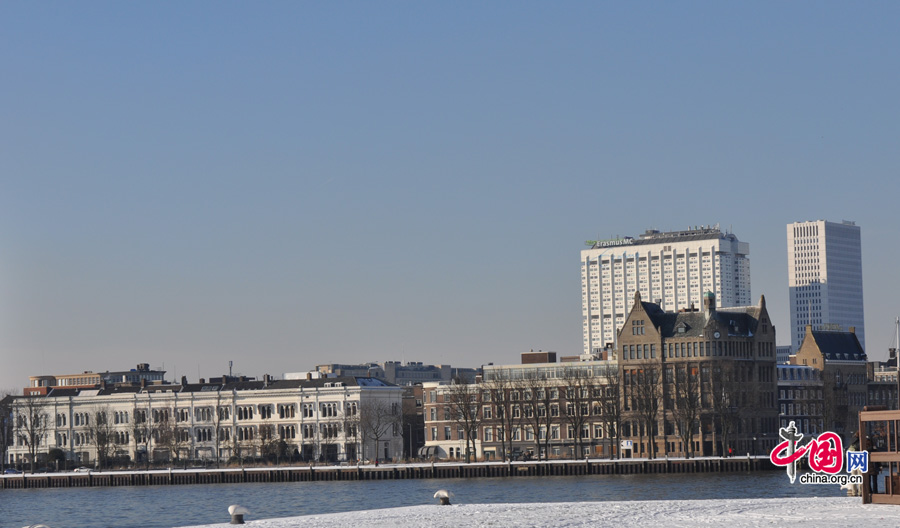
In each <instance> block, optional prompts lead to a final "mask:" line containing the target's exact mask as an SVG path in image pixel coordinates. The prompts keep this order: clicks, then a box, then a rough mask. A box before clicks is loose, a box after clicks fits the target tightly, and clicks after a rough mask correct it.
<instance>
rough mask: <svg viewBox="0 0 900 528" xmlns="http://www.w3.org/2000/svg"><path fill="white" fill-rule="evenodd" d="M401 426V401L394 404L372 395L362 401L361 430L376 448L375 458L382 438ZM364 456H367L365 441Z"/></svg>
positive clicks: (360, 410)
mask: <svg viewBox="0 0 900 528" xmlns="http://www.w3.org/2000/svg"><path fill="white" fill-rule="evenodd" d="M399 426H400V409H399V403H398V404H396V408H395V405H392V404H391V402H387V401H385V400H383V399H381V398H374V397H370V398H367V399H365V400H363V401H362V403H361V404H360V408H359V432H360V435H361V436H362V437H363V438H364V439H366V440H371V441H372V444H373V445H374V449H375V453H374V456H375V459H376V460H377V459H378V444H379V442H381V440H382V439H384V438H388V437H389V436H390V435H391V434H392V432H393V431H394V428H395V427H399ZM363 456H365V442H363Z"/></svg>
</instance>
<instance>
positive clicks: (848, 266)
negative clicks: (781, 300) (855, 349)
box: [787, 220, 866, 353]
mask: <svg viewBox="0 0 900 528" xmlns="http://www.w3.org/2000/svg"><path fill="white" fill-rule="evenodd" d="M787 250H788V288H789V290H790V299H791V349H792V350H793V352H795V353H796V351H797V349H798V348H800V343H801V342H802V341H803V336H804V335H805V334H806V329H805V327H806V325H812V327H813V329H815V330H819V329H826V330H837V329H840V330H842V331H845V332H846V331H848V330H849V329H850V327H851V326H852V327H855V328H856V337H857V338H858V339H859V343H860V344H861V345H862V346H863V349H865V346H866V341H865V326H864V325H865V323H864V316H863V289H862V288H863V283H862V246H861V243H860V230H859V226H857V225H856V224H854V223H853V222H848V221H844V222H841V223H836V222H826V221H825V220H815V221H810V222H795V223H793V224H788V225H787Z"/></svg>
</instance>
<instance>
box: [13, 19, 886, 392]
mask: <svg viewBox="0 0 900 528" xmlns="http://www.w3.org/2000/svg"><path fill="white" fill-rule="evenodd" d="M898 20H900V4H897V3H896V2H864V3H842V2H836V3H829V2H773V3H766V2H744V3H736V2H658V3H640V2H617V3H613V2H585V3H580V2H563V3H550V2H540V3H533V2H506V3H503V2H487V3H484V2H448V3H436V2H399V3H394V2H315V3H314V2H266V3H245V2H190V3H181V2H162V3H159V2H154V3H134V2H74V3H72V2H69V3H66V2H55V3H50V2H3V3H0V360H2V361H0V388H17V389H18V388H21V387H22V386H24V385H25V384H26V382H27V377H28V376H29V375H33V374H40V373H68V372H73V371H74V372H79V371H81V370H95V371H98V370H107V369H109V370H117V369H123V368H130V367H133V366H134V365H135V364H137V363H139V362H149V363H150V364H151V365H152V366H154V367H156V366H163V365H165V368H166V370H168V371H169V373H170V375H175V374H177V375H178V376H181V375H187V376H188V377H189V378H191V379H196V378H197V377H198V372H199V374H200V375H202V376H204V377H206V376H210V375H218V374H221V373H224V372H225V371H226V369H227V362H228V360H233V361H234V362H235V371H237V372H243V373H245V374H248V375H255V376H259V375H261V374H263V373H267V372H268V373H272V374H280V373H282V372H286V371H288V372H290V371H302V370H306V369H310V368H312V367H314V366H315V365H316V364H319V363H326V362H356V361H381V360H405V361H411V360H417V361H424V362H430V363H451V364H454V365H462V366H477V365H480V364H482V363H487V362H489V361H492V362H495V363H513V362H517V361H518V355H519V353H521V352H523V351H527V350H528V349H531V348H534V349H535V350H537V349H544V350H548V349H549V350H556V351H558V352H560V353H561V354H577V353H579V352H580V351H581V349H582V341H581V296H580V277H579V251H580V250H581V249H582V247H583V241H584V240H586V239H594V238H597V237H606V236H609V235H616V234H621V235H637V234H639V233H641V232H643V231H644V230H645V229H647V228H651V227H653V228H657V229H664V230H666V229H683V228H686V227H687V226H691V225H698V224H715V223H720V224H721V225H722V226H725V227H728V226H731V227H732V228H733V231H734V232H735V233H736V234H737V235H738V237H739V238H740V239H741V240H744V241H747V242H749V243H750V248H751V255H750V258H751V272H752V283H753V298H754V299H756V298H758V296H759V295H760V294H765V295H766V298H767V300H768V306H769V310H770V312H771V314H772V315H773V317H774V319H775V323H776V326H777V328H778V330H779V342H781V343H787V342H789V340H790V335H789V328H788V326H789V325H788V321H789V313H788V307H787V300H788V297H787V271H786V267H787V264H786V258H787V257H786V255H787V250H786V240H785V224H787V223H789V222H793V221H797V220H813V219H827V220H834V221H840V220H842V219H848V220H855V221H856V222H857V224H858V225H860V226H861V228H862V234H863V260H864V263H863V265H864V273H865V278H864V282H865V302H866V332H867V341H868V343H867V344H868V352H869V354H870V357H873V358H883V357H884V356H885V355H886V352H885V349H886V347H887V346H888V344H889V342H890V340H891V338H892V333H893V318H894V317H895V316H896V315H897V313H898V312H900V306H898V298H900V286H898V279H897V272H896V269H897V262H898V260H900V258H898V257H900V254H898V251H900V248H898V246H900V236H898V224H900V221H898V213H897V210H898V208H897V203H898V199H900V183H898V181H897V176H898V165H900V163H898V162H900V148H898V144H900V105H898V102H900V95H898V94H900V68H898V64H900V32H898V31H897V21H898Z"/></svg>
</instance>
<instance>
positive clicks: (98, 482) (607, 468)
mask: <svg viewBox="0 0 900 528" xmlns="http://www.w3.org/2000/svg"><path fill="white" fill-rule="evenodd" d="M773 469H780V468H777V467H776V466H775V465H773V464H772V463H771V462H770V461H769V459H768V458H767V457H765V458H764V457H758V458H752V457H744V458H699V459H687V460H685V459H669V460H665V459H655V460H643V459H642V460H630V459H623V460H587V461H585V460H581V461H571V460H570V461H549V462H547V461H545V462H509V463H501V462H493V463H472V464H465V463H446V462H441V463H437V464H409V465H383V466H379V467H374V466H363V467H357V466H318V467H316V466H299V467H262V468H228V469H169V470H149V471H92V472H90V473H51V474H34V475H31V474H21V475H3V476H2V477H0V489H25V488H73V487H94V486H168V485H184V484H238V483H246V482H313V481H324V480H397V479H431V478H437V479H452V478H496V477H540V476H561V475H633V474H643V473H724V472H735V471H767V470H773Z"/></svg>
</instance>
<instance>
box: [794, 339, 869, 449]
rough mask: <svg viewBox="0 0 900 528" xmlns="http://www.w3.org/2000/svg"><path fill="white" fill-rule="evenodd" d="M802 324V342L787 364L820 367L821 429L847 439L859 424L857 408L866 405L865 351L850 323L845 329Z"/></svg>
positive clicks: (859, 409) (866, 376)
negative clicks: (844, 330)
mask: <svg viewBox="0 0 900 528" xmlns="http://www.w3.org/2000/svg"><path fill="white" fill-rule="evenodd" d="M805 328H806V333H805V335H804V337H803V343H802V344H801V345H800V349H799V350H798V351H797V354H795V355H793V356H791V364H792V365H806V366H809V367H812V368H814V369H817V370H819V371H821V373H822V381H823V385H822V404H823V409H822V415H823V418H824V421H825V423H824V426H825V430H826V431H834V432H836V433H838V434H840V435H842V436H843V438H844V440H850V438H851V437H852V435H853V433H854V432H856V430H857V429H858V428H859V411H861V410H862V408H863V407H864V406H865V405H866V397H867V389H866V384H867V381H868V375H867V370H868V369H867V365H866V363H867V357H866V353H865V351H863V348H862V345H861V344H860V342H859V339H858V338H857V336H856V333H855V328H853V327H852V326H851V327H850V331H849V332H838V331H830V330H813V327H812V325H806V327H805Z"/></svg>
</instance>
